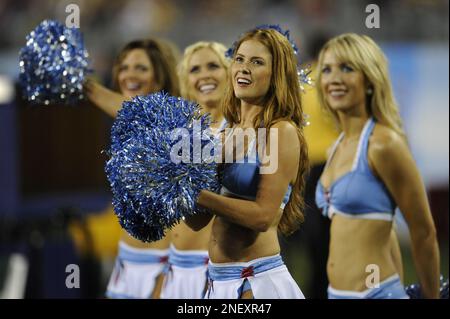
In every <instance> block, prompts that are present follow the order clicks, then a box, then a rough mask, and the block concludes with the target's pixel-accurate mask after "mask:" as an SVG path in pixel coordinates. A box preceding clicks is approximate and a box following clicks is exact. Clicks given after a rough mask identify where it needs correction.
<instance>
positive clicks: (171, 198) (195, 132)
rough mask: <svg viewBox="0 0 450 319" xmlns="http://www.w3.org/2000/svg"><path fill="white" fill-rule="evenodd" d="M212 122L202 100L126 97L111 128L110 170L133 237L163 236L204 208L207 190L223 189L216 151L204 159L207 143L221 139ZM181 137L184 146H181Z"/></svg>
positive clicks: (115, 194) (115, 199)
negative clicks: (200, 205)
mask: <svg viewBox="0 0 450 319" xmlns="http://www.w3.org/2000/svg"><path fill="white" fill-rule="evenodd" d="M209 124H210V123H209V116H208V115H203V116H201V115H200V110H199V108H198V105H197V104H195V103H193V102H188V101H186V100H183V99H181V98H176V97H172V96H169V95H167V94H165V93H155V94H150V95H147V96H138V97H136V98H134V99H133V100H132V101H129V102H124V104H123V107H122V109H121V110H120V111H119V113H118V115H117V118H116V120H115V122H114V125H113V127H112V129H111V148H110V152H109V153H110V159H109V160H108V162H107V163H106V169H105V170H106V173H107V176H108V180H109V182H110V185H111V189H112V192H113V206H114V210H115V212H116V214H117V216H118V218H119V222H120V224H121V225H122V227H123V228H124V229H125V230H126V231H127V232H128V233H130V234H131V235H132V236H133V237H135V238H137V239H140V240H142V241H155V240H159V239H161V238H162V237H163V236H164V231H165V229H167V228H169V227H171V226H173V225H174V224H176V223H178V222H179V221H180V219H182V218H183V217H186V216H189V215H192V214H195V213H197V212H198V211H199V208H198V207H196V200H197V197H198V194H199V192H200V191H201V190H202V189H209V190H212V191H217V190H218V189H219V181H218V178H217V164H216V163H215V162H214V161H212V160H211V157H212V156H213V154H211V152H210V153H209V154H208V155H210V156H211V157H209V159H210V160H207V161H205V159H204V158H201V156H202V154H201V153H202V150H203V149H204V147H205V146H207V144H209V147H210V148H209V150H212V149H214V145H216V144H215V143H216V142H218V141H217V140H214V139H213V138H212V137H211V135H210V134H209V133H208V132H210V131H209ZM175 129H177V130H176V131H174V130H175ZM182 136H183V138H182ZM202 137H203V138H202ZM181 141H184V142H187V143H185V144H184V146H185V147H184V148H181V147H177V146H180V145H181V144H180V143H181ZM196 143H197V144H196Z"/></svg>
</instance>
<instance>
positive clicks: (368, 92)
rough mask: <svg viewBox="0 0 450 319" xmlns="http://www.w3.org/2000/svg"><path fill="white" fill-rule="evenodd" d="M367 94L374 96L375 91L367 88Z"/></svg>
mask: <svg viewBox="0 0 450 319" xmlns="http://www.w3.org/2000/svg"><path fill="white" fill-rule="evenodd" d="M366 94H367V95H372V94H373V89H372V88H371V87H369V88H367V90H366Z"/></svg>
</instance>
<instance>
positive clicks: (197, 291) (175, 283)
mask: <svg viewBox="0 0 450 319" xmlns="http://www.w3.org/2000/svg"><path fill="white" fill-rule="evenodd" d="M168 263H169V264H168V271H167V272H166V274H165V277H164V284H163V288H162V291H161V299H202V298H203V296H204V294H205V288H206V280H207V275H206V272H207V270H208V252H207V251H199V250H195V251H193V250H187V251H183V250H178V249H176V248H175V247H174V246H173V245H172V246H171V247H170V251H169V262H168Z"/></svg>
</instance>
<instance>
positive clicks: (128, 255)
mask: <svg viewBox="0 0 450 319" xmlns="http://www.w3.org/2000/svg"><path fill="white" fill-rule="evenodd" d="M168 254H169V250H168V249H153V248H152V249H147V248H136V247H132V246H130V245H127V244H126V243H124V242H119V255H118V258H120V259H121V260H124V261H129V262H134V263H142V264H159V263H166V262H167V259H168Z"/></svg>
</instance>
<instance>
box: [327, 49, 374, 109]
mask: <svg viewBox="0 0 450 319" xmlns="http://www.w3.org/2000/svg"><path fill="white" fill-rule="evenodd" d="M320 72H321V79H320V87H321V90H322V94H323V96H324V98H325V101H326V102H327V104H328V105H329V106H330V108H331V109H332V110H333V111H343V112H348V111H351V112H353V111H355V110H356V111H358V112H360V111H362V112H364V111H365V104H366V80H365V77H364V74H363V73H362V72H361V71H358V70H355V69H354V67H352V66H351V65H350V64H349V63H347V62H343V61H340V60H339V59H338V58H337V57H336V55H335V54H334V53H333V52H332V51H331V50H327V51H326V52H325V53H324V56H323V63H322V69H321V70H320Z"/></svg>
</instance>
